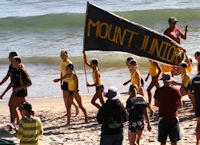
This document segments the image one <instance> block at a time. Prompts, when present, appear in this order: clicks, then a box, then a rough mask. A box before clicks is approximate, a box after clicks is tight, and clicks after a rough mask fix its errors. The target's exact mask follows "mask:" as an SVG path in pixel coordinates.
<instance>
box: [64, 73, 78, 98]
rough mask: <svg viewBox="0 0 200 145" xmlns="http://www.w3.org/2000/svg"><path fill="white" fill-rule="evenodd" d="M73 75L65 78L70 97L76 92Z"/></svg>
mask: <svg viewBox="0 0 200 145" xmlns="http://www.w3.org/2000/svg"><path fill="white" fill-rule="evenodd" d="M74 77H75V74H72V75H71V76H70V77H67V78H66V79H65V80H66V81H67V83H68V92H69V93H70V94H71V95H72V94H73V93H74V92H75V91H76V83H75V80H74Z"/></svg>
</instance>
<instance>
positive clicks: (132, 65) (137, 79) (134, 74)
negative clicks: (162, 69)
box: [123, 60, 144, 95]
mask: <svg viewBox="0 0 200 145" xmlns="http://www.w3.org/2000/svg"><path fill="white" fill-rule="evenodd" d="M129 70H130V73H131V76H130V77H131V79H130V80H128V81H126V82H125V83H124V84H123V85H124V86H125V85H127V84H128V83H130V82H131V84H132V85H135V86H136V87H137V91H138V93H139V94H141V95H144V91H143V88H142V86H141V75H140V72H139V70H138V67H137V62H136V61H135V60H131V61H130V62H129Z"/></svg>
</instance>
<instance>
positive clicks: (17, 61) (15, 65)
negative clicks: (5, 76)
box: [11, 56, 22, 69]
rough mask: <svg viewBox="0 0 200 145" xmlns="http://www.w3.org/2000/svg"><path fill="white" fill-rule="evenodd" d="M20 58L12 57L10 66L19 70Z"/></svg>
mask: <svg viewBox="0 0 200 145" xmlns="http://www.w3.org/2000/svg"><path fill="white" fill-rule="evenodd" d="M21 62H22V61H21V58H20V57H18V56H15V57H13V59H12V61H11V64H12V67H13V68H16V69H17V68H19V67H20V64H21Z"/></svg>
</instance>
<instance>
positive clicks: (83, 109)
mask: <svg viewBox="0 0 200 145" xmlns="http://www.w3.org/2000/svg"><path fill="white" fill-rule="evenodd" d="M75 99H76V102H77V103H78V106H79V108H81V110H82V111H83V113H84V115H85V123H87V122H88V116H87V112H86V110H85V108H84V107H83V105H82V100H81V96H80V94H79V93H77V94H76V95H75Z"/></svg>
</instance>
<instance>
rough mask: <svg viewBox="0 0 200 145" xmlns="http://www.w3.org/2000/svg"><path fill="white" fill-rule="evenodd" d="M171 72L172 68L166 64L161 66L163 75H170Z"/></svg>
mask: <svg viewBox="0 0 200 145" xmlns="http://www.w3.org/2000/svg"><path fill="white" fill-rule="evenodd" d="M171 71H172V67H171V66H170V65H167V64H163V65H162V72H163V73H171Z"/></svg>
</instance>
